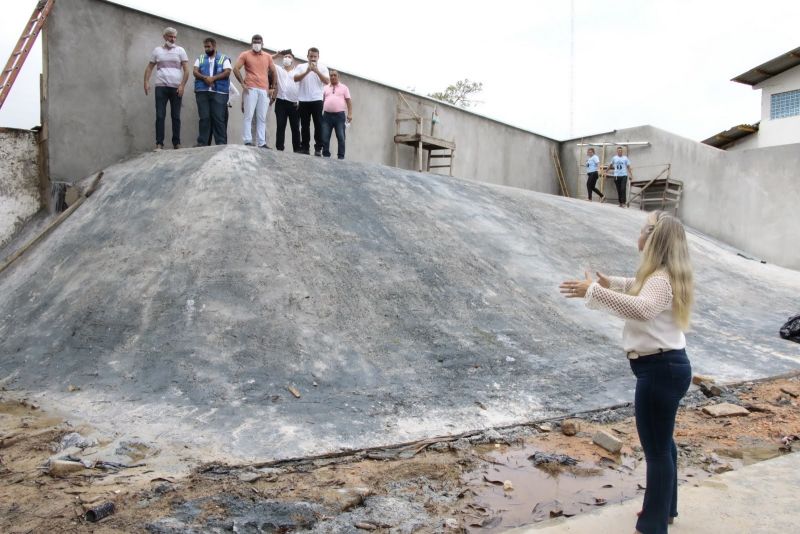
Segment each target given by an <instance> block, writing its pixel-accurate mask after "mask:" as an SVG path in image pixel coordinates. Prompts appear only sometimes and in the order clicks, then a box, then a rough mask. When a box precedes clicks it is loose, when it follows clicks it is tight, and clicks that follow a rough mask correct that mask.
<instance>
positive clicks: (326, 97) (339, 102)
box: [322, 69, 353, 159]
mask: <svg viewBox="0 0 800 534" xmlns="http://www.w3.org/2000/svg"><path fill="white" fill-rule="evenodd" d="M330 81H331V83H330V84H329V85H326V86H325V89H324V91H323V105H322V155H323V156H325V157H326V158H329V157H331V131H335V132H336V144H337V147H336V155H337V156H338V157H339V159H344V147H345V144H344V138H345V131H344V129H345V125H346V124H350V123H351V122H352V121H353V103H352V101H351V100H350V89H348V88H347V86H346V85H345V84H343V83H339V73H338V72H337V71H335V70H333V69H331V70H330Z"/></svg>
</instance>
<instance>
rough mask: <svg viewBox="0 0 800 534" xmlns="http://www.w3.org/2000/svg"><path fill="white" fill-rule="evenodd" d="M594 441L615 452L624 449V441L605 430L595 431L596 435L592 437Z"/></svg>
mask: <svg viewBox="0 0 800 534" xmlns="http://www.w3.org/2000/svg"><path fill="white" fill-rule="evenodd" d="M592 442H593V443H594V444H595V445H599V446H600V447H602V448H604V449H605V450H607V451H608V452H611V453H614V454H616V453H618V452H619V451H621V450H622V441H620V440H618V439H617V438H615V437H614V436H612V435H611V434H609V433H608V432H605V431H603V430H598V431H597V432H596V433H595V435H594V437H593V438H592Z"/></svg>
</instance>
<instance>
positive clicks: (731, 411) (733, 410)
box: [703, 402, 750, 417]
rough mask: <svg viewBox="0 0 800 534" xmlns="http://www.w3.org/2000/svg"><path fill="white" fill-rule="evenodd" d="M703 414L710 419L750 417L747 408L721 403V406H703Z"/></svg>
mask: <svg viewBox="0 0 800 534" xmlns="http://www.w3.org/2000/svg"><path fill="white" fill-rule="evenodd" d="M703 412H704V413H707V414H708V415H710V416H711V417H737V416H745V415H750V412H749V411H748V410H747V408H745V407H743V406H738V405H736V404H731V403H730V402H723V403H722V404H714V405H711V406H704V407H703Z"/></svg>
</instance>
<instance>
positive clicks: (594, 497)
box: [464, 446, 710, 532]
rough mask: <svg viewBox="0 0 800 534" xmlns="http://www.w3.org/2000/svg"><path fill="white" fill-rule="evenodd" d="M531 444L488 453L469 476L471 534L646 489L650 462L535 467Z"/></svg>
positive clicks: (682, 479)
mask: <svg viewBox="0 0 800 534" xmlns="http://www.w3.org/2000/svg"><path fill="white" fill-rule="evenodd" d="M536 452H537V450H536V449H535V448H532V447H530V446H525V447H512V448H508V449H506V450H503V451H488V452H485V453H484V454H482V455H481V458H482V459H483V460H484V461H485V463H484V465H483V466H482V468H481V469H478V470H476V471H474V472H472V473H469V474H468V475H466V476H465V477H464V480H465V482H466V484H467V485H468V487H469V490H470V491H471V492H473V494H474V504H472V505H471V508H472V509H473V511H474V512H475V513H474V514H471V515H472V517H473V518H474V521H469V522H467V525H466V527H467V530H468V531H469V532H501V531H504V530H506V529H508V528H513V527H520V526H524V525H529V524H531V523H538V522H540V521H545V520H547V519H551V518H553V517H559V516H566V517H571V516H574V515H578V514H582V513H586V512H591V511H593V510H594V509H596V508H597V507H599V506H606V505H608V504H614V503H619V502H622V501H626V500H628V499H632V498H634V497H636V496H637V495H639V494H641V493H643V492H644V487H645V462H644V460H643V459H642V460H637V459H636V458H635V457H632V456H624V455H623V456H620V457H619V458H611V457H603V458H600V460H599V461H598V462H581V461H578V462H577V463H576V464H575V465H561V464H559V463H556V462H544V463H541V464H540V465H539V466H538V467H537V466H534V459H533V458H532V456H533V455H534V453H536ZM708 476H710V474H709V473H707V472H705V471H702V470H699V469H694V468H689V469H686V468H681V469H680V471H679V483H681V484H685V483H687V482H690V481H699V480H702V479H704V478H707V477H708Z"/></svg>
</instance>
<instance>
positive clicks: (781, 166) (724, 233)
mask: <svg viewBox="0 0 800 534" xmlns="http://www.w3.org/2000/svg"><path fill="white" fill-rule="evenodd" d="M600 140H603V141H605V142H620V141H649V142H650V146H649V147H631V149H630V159H631V163H632V166H633V172H634V176H636V178H637V179H640V178H643V179H647V178H653V177H655V175H656V174H657V173H658V172H659V171H660V170H661V168H659V167H654V166H655V165H659V164H663V163H671V164H672V176H673V178H675V179H678V180H682V181H683V183H684V193H683V199H682V200H681V206H680V210H679V215H680V216H681V217H682V218H683V219H684V220H685V221H686V222H687V223H688V224H689V225H691V226H692V227H694V228H696V229H698V230H700V231H702V232H705V233H706V234H708V235H711V236H713V237H715V238H717V239H719V240H721V241H723V242H725V243H729V244H731V245H733V246H735V247H738V248H740V249H742V250H743V251H745V252H746V253H748V254H749V255H751V256H757V257H760V258H763V259H765V260H766V261H769V262H770V263H777V264H778V265H782V266H784V267H789V268H791V269H796V270H800V247H797V246H794V245H793V243H794V242H795V241H796V240H797V234H798V230H797V229H798V228H800V187H798V181H797V169H798V168H800V145H785V146H779V147H769V148H762V149H756V150H743V151H734V152H728V151H725V150H719V149H717V148H714V147H711V146H708V145H704V144H702V143H697V142H695V141H692V140H691V139H686V138H685V137H680V136H678V135H675V134H673V133H670V132H666V131H664V130H660V129H658V128H654V127H652V126H640V127H636V128H626V129H624V130H617V131H616V132H611V133H606V134H601V135H596V136H591V137H586V138H585V139H582V140H572V141H565V142H564V143H563V144H562V146H561V160H562V164H563V166H564V172H565V173H566V176H567V178H568V181H569V184H570V190H572V191H578V193H579V194H580V195H581V197H582V198H586V178H585V177H581V178H580V181H579V180H578V177H577V167H576V159H577V156H578V152H577V147H576V144H577V143H578V142H581V141H583V142H597V141H600ZM585 152H586V147H584V148H583V149H582V155H581V156H580V159H579V162H580V165H583V164H584V163H585V161H586V158H585ZM613 152H614V150H613V147H609V148H608V149H606V159H607V160H609V159H610V158H611V156H612V155H613ZM607 192H608V193H610V195H611V196H613V197H616V190H615V189H614V184H613V183H612V181H611V180H608V183H607Z"/></svg>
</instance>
